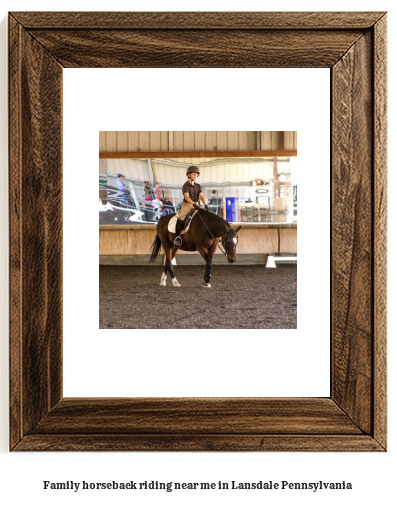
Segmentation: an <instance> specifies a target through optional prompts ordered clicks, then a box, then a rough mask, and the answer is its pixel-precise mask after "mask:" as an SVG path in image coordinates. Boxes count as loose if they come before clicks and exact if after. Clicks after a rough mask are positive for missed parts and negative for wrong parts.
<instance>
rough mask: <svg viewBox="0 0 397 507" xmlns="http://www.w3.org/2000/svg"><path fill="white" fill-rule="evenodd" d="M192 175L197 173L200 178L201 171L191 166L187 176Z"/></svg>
mask: <svg viewBox="0 0 397 507" xmlns="http://www.w3.org/2000/svg"><path fill="white" fill-rule="evenodd" d="M191 173H197V174H198V175H199V176H200V170H199V168H198V167H196V166H195V165H191V166H190V167H188V168H187V171H186V176H189V174H191Z"/></svg>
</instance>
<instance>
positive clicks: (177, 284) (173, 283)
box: [172, 278, 181, 287]
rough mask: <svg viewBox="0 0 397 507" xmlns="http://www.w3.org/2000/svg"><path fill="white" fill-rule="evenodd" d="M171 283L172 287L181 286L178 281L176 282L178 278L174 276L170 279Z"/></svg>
mask: <svg viewBox="0 0 397 507" xmlns="http://www.w3.org/2000/svg"><path fill="white" fill-rule="evenodd" d="M172 285H173V286H174V287H180V286H181V285H180V283H179V282H178V280H177V279H176V278H174V279H173V280H172Z"/></svg>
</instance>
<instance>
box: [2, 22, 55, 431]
mask: <svg viewBox="0 0 397 507" xmlns="http://www.w3.org/2000/svg"><path fill="white" fill-rule="evenodd" d="M15 46H17V47H18V50H19V58H18V53H16V52H15V53H14V58H15V61H14V60H13V63H12V66H11V76H12V79H13V80H15V82H14V84H13V85H12V87H11V88H10V103H11V105H12V106H11V108H10V125H11V130H10V141H11V142H10V146H11V151H10V173H11V178H10V195H11V196H12V198H11V201H10V216H11V217H12V218H11V230H10V236H11V238H12V241H11V244H12V245H11V265H10V272H11V273H12V275H11V283H12V285H11V294H12V304H13V310H12V320H11V326H10V328H11V329H10V330H11V340H12V341H11V351H12V352H11V358H12V368H15V376H16V377H17V378H18V379H19V385H17V384H16V382H12V383H11V394H10V396H11V420H12V421H18V422H19V423H20V424H21V428H20V430H18V432H19V431H22V434H26V433H28V432H29V431H31V430H32V428H33V427H34V426H35V425H36V424H37V422H38V421H39V420H40V419H41V418H42V417H43V416H44V415H45V414H46V413H47V412H48V410H50V408H51V407H52V406H53V405H55V404H56V403H57V402H58V401H59V400H60V398H61V397H62V346H61V342H60V339H61V337H62V125H61V124H60V118H61V112H62V103H61V99H62V69H61V67H60V66H59V65H58V63H57V62H56V61H55V60H54V59H53V58H51V56H50V55H48V53H47V52H46V51H44V50H43V48H42V47H41V46H40V45H39V44H37V42H36V41H34V39H32V38H31V37H30V36H29V34H28V33H27V32H26V31H24V30H21V29H20V27H16V26H15V24H10V47H15ZM22 55H23V57H22ZM14 289H15V290H14ZM14 305H15V306H14ZM16 333H18V334H19V336H18V339H17V338H16ZM14 335H15V336H14ZM18 342H19V346H18V348H17V350H16V351H14V343H15V344H18ZM14 353H17V354H19V362H18V363H17V359H16V358H14ZM13 375H14V370H13V371H12V376H13ZM16 424H17V422H16ZM13 433H14V432H13ZM15 434H17V431H16V430H15ZM14 439H15V435H14V434H13V436H12V440H13V441H14Z"/></svg>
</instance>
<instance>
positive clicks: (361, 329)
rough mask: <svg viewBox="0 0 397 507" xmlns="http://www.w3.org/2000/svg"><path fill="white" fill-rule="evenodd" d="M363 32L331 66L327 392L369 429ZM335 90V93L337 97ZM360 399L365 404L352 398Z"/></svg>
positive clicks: (367, 51) (368, 120)
mask: <svg viewBox="0 0 397 507" xmlns="http://www.w3.org/2000/svg"><path fill="white" fill-rule="evenodd" d="M371 40H372V39H371V34H370V33H368V34H366V35H365V36H364V37H362V38H361V39H360V40H359V41H358V42H357V44H356V45H355V46H354V47H352V48H351V49H350V50H349V51H348V53H346V55H345V56H344V58H343V59H341V60H340V61H339V62H338V63H337V64H336V65H335V66H334V68H333V73H332V74H333V81H332V90H333V103H334V104H336V107H334V109H333V118H332V131H333V134H332V137H333V139H332V144H333V163H332V219H331V220H332V307H333V308H332V337H333V341H332V343H333V358H334V363H333V367H334V371H335V375H334V377H333V384H332V397H333V399H334V400H335V401H336V402H337V403H338V404H339V406H341V407H342V408H344V409H345V410H346V412H347V413H348V414H349V415H350V416H351V417H352V419H353V420H354V421H357V422H358V424H359V425H360V427H361V428H363V429H365V431H366V432H368V433H370V432H371V431H372V406H371V403H369V401H370V400H371V391H372V382H373V371H372V347H373V334H372V333H373V328H372V324H373V322H372V304H373V301H372V273H371V269H372V264H373V256H372V242H373V237H372V206H373V202H372V193H371V188H372V139H373V129H372V107H371V101H372V62H371ZM342 97H343V98H342ZM362 399H366V400H368V403H365V404H364V403H358V400H362Z"/></svg>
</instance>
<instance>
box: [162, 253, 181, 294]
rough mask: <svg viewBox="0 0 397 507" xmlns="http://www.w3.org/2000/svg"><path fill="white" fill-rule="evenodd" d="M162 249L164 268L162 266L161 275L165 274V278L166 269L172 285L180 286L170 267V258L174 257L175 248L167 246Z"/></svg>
mask: <svg viewBox="0 0 397 507" xmlns="http://www.w3.org/2000/svg"><path fill="white" fill-rule="evenodd" d="M164 251H165V268H164V273H163V276H165V278H167V271H168V272H169V274H170V275H171V281H172V285H173V286H174V287H180V284H179V282H178V280H177V279H176V278H175V275H174V270H173V267H172V259H173V258H174V256H175V254H176V252H177V249H176V250H174V249H172V248H170V249H168V248H167V249H164ZM163 276H162V277H161V279H163ZM164 285H165V284H164Z"/></svg>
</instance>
